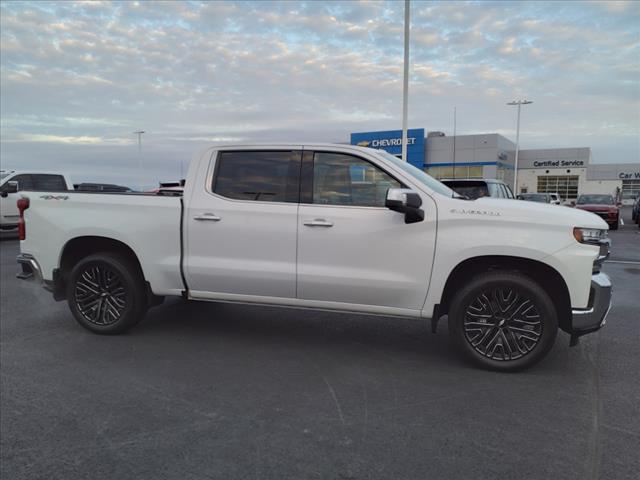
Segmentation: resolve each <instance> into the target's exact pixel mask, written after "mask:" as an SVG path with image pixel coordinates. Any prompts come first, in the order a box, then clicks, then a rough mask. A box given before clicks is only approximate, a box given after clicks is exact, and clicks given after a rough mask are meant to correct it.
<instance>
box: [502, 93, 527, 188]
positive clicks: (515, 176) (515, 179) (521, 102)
mask: <svg viewBox="0 0 640 480" xmlns="http://www.w3.org/2000/svg"><path fill="white" fill-rule="evenodd" d="M530 103H533V102H532V101H530V100H514V101H513V102H509V103H507V105H517V106H518V122H517V126H516V158H515V161H514V164H513V193H514V194H515V195H517V194H518V153H519V151H520V108H521V107H522V105H529V104H530Z"/></svg>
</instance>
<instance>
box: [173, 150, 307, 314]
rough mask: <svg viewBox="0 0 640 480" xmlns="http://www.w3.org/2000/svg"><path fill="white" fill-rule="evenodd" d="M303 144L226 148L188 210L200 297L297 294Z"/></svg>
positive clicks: (188, 261) (190, 275)
mask: <svg viewBox="0 0 640 480" xmlns="http://www.w3.org/2000/svg"><path fill="white" fill-rule="evenodd" d="M301 156H302V152H301V151H300V150H297V151H296V150H268V149H261V150H248V149H244V150H243V149H238V150H233V151H219V152H217V154H216V155H215V158H212V159H211V162H210V165H209V167H208V168H209V171H208V173H207V175H206V179H205V178H204V176H203V177H201V178H202V180H201V182H202V183H200V184H196V185H193V193H192V196H191V198H190V200H189V202H188V208H187V209H186V210H185V217H184V223H183V228H185V229H186V235H185V239H186V242H185V257H184V265H185V275H186V280H187V284H188V286H189V291H190V294H191V296H192V297H193V298H202V299H227V300H229V299H231V300H234V299H235V300H238V301H260V299H261V298H260V297H262V299H263V300H264V301H266V302H272V301H273V300H272V299H273V297H280V298H284V299H291V298H296V236H297V214H298V201H299V194H300V183H299V180H300V165H301Z"/></svg>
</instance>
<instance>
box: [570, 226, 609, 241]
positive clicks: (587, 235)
mask: <svg viewBox="0 0 640 480" xmlns="http://www.w3.org/2000/svg"><path fill="white" fill-rule="evenodd" d="M573 236H574V237H575V239H576V240H577V241H578V242H580V243H591V244H593V245H599V244H600V243H602V241H603V240H606V238H607V231H606V230H601V229H599V228H580V227H576V228H574V229H573Z"/></svg>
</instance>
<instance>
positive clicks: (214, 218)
mask: <svg viewBox="0 0 640 480" xmlns="http://www.w3.org/2000/svg"><path fill="white" fill-rule="evenodd" d="M193 219H194V220H209V221H211V222H219V221H220V220H222V219H221V218H220V217H219V216H217V215H216V214H214V213H203V214H202V215H196V216H195V217H193Z"/></svg>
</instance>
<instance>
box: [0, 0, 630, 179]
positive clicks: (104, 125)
mask: <svg viewBox="0 0 640 480" xmlns="http://www.w3.org/2000/svg"><path fill="white" fill-rule="evenodd" d="M403 9H404V2H397V1H396V2H365V1H353V2H338V1H336V2H321V1H310V2H293V1H289V2H281V3H272V2H266V1H260V2H195V1H184V2H151V1H144V2H143V1H140V2H109V1H76V2H71V1H64V2H44V1H38V2H11V1H3V2H2V3H1V4H0V10H1V30H0V35H1V38H0V53H1V60H0V62H1V77H0V116H1V119H0V120H1V121H0V130H1V132H0V133H1V136H0V163H1V165H2V168H5V169H7V168H12V169H25V168H38V169H43V170H48V171H53V170H55V171H63V172H67V173H69V174H70V175H71V176H72V178H73V180H74V181H76V182H78V181H103V182H114V183H120V184H125V185H129V184H136V183H144V184H146V185H153V184H155V183H156V182H157V181H159V180H164V181H171V180H175V179H176V178H180V175H181V173H182V176H184V174H185V173H186V168H187V165H188V163H189V160H190V159H191V158H192V156H193V155H194V153H196V152H197V151H199V150H201V149H202V148H205V147H207V146H209V145H212V144H216V143H236V142H279V141H287V142H293V143H297V142H305V141H307V142H308V141H322V142H348V141H349V134H350V132H356V131H369V130H391V129H399V128H401V125H402V68H403V63H402V62H403V19H404V13H403ZM524 98H526V99H530V100H532V101H533V102H534V103H533V104H531V105H527V106H525V107H523V109H522V120H521V135H520V137H521V138H520V142H521V148H554V147H591V148H592V151H593V160H592V161H593V162H594V163H622V162H640V2H614V1H603V2H576V1H571V2H556V1H554V2H543V1H535V2H488V1H487V2H453V1H447V2H418V1H412V2H411V46H410V87H409V127H410V128H425V129H426V130H427V131H431V130H439V131H443V132H445V133H446V134H447V135H451V134H452V133H453V109H454V107H455V108H456V109H457V133H458V134H474V133H500V134H502V135H505V136H507V137H509V138H510V139H512V140H515V129H516V109H515V107H509V106H507V105H505V104H506V103H507V102H509V101H511V100H514V99H524ZM136 130H145V131H146V133H145V134H144V135H143V136H142V152H141V153H138V145H137V137H136V136H135V135H133V133H132V132H134V131H136ZM139 163H141V164H142V172H143V173H142V178H141V177H140V173H139V169H138V165H139ZM134 179H135V180H134Z"/></svg>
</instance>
